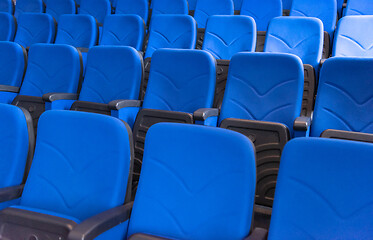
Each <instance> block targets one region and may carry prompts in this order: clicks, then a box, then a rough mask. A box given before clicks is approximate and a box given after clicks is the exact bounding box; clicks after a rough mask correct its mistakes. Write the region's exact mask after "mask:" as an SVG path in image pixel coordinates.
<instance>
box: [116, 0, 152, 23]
mask: <svg viewBox="0 0 373 240" xmlns="http://www.w3.org/2000/svg"><path fill="white" fill-rule="evenodd" d="M115 14H136V15H139V16H140V17H141V18H142V19H144V22H145V23H146V22H147V21H148V16H149V2H148V0H137V1H133V0H118V4H117V8H116V10H115Z"/></svg>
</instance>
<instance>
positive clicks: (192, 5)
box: [188, 0, 198, 10]
mask: <svg viewBox="0 0 373 240" xmlns="http://www.w3.org/2000/svg"><path fill="white" fill-rule="evenodd" d="M197 1H198V0H188V6H189V10H195V9H196V5H197Z"/></svg>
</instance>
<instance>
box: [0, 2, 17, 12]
mask: <svg viewBox="0 0 373 240" xmlns="http://www.w3.org/2000/svg"><path fill="white" fill-rule="evenodd" d="M0 12H6V13H9V14H13V12H14V4H13V0H0Z"/></svg>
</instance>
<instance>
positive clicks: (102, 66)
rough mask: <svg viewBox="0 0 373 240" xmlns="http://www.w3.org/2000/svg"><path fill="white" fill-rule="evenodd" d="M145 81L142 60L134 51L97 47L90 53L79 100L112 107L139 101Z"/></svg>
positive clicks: (132, 49)
mask: <svg viewBox="0 0 373 240" xmlns="http://www.w3.org/2000/svg"><path fill="white" fill-rule="evenodd" d="M141 78H142V59H141V57H140V55H139V54H138V52H137V51H136V50H135V49H134V48H131V47H122V46H97V47H93V48H92V49H91V50H89V52H88V62H87V70H86V74H85V79H84V82H83V86H82V91H81V92H80V96H79V100H81V101H88V102H98V103H109V102H111V101H113V100H118V99H133V100H137V99H138V98H139V93H140V83H141Z"/></svg>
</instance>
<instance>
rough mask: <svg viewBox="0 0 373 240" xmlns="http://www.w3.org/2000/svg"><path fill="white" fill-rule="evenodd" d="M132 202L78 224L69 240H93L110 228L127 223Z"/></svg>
mask: <svg viewBox="0 0 373 240" xmlns="http://www.w3.org/2000/svg"><path fill="white" fill-rule="evenodd" d="M132 206H133V202H131V203H128V204H126V205H122V206H119V207H116V208H112V209H110V210H108V211H106V212H103V213H100V214H98V215H96V216H94V217H91V218H89V219H87V220H85V221H84V222H82V223H80V224H78V225H77V226H76V227H75V228H74V229H73V230H72V231H71V232H70V234H69V235H68V239H69V240H78V239H79V240H88V239H94V238H96V237H97V236H99V235H100V234H102V233H104V232H106V231H108V230H110V229H111V228H113V227H115V226H117V225H119V224H121V223H123V222H125V221H127V220H128V219H129V217H130V214H131V211H132Z"/></svg>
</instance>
